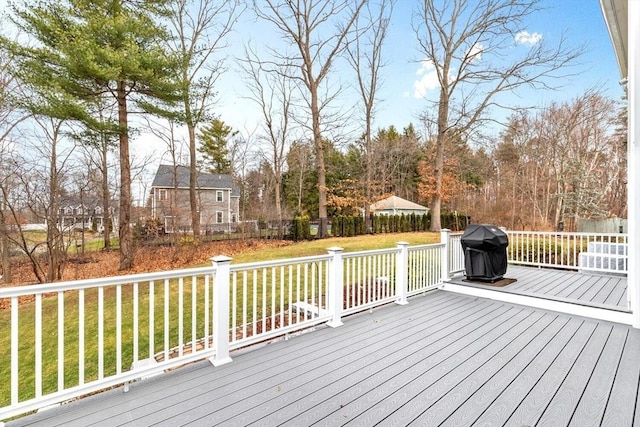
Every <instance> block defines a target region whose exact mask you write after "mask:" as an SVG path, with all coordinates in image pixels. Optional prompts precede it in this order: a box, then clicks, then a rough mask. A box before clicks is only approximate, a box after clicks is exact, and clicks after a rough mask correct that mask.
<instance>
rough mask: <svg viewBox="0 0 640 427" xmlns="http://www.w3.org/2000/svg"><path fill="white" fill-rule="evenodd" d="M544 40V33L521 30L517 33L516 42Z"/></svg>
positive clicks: (529, 42)
mask: <svg viewBox="0 0 640 427" xmlns="http://www.w3.org/2000/svg"><path fill="white" fill-rule="evenodd" d="M540 40H542V34H540V33H529V32H528V31H520V32H519V33H518V34H516V44H530V45H532V46H533V45H534V44H538V43H539V42H540Z"/></svg>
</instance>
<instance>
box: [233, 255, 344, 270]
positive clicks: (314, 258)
mask: <svg viewBox="0 0 640 427" xmlns="http://www.w3.org/2000/svg"><path fill="white" fill-rule="evenodd" d="M330 258H331V256H330V255H311V256H305V257H298V258H283V259H274V260H269V261H255V262H245V263H241V264H232V265H231V267H230V268H231V271H232V272H233V271H248V270H254V269H256V268H261V267H278V266H284V265H292V264H304V263H309V262H319V261H327V260H328V259H330Z"/></svg>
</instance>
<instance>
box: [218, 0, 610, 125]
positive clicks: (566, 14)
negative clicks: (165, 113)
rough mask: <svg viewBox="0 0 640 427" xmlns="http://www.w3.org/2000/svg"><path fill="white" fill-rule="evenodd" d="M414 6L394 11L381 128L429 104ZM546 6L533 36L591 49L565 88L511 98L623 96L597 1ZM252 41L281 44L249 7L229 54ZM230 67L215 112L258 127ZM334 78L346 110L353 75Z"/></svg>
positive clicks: (542, 100)
mask: <svg viewBox="0 0 640 427" xmlns="http://www.w3.org/2000/svg"><path fill="white" fill-rule="evenodd" d="M415 4H416V2H414V1H410V0H398V1H397V3H396V6H395V9H394V13H393V16H392V21H391V25H390V28H389V33H388V36H387V40H386V43H385V51H384V55H385V57H386V61H387V62H388V65H387V66H386V67H385V68H384V69H383V71H382V73H383V85H382V87H381V89H380V97H379V104H378V112H377V114H376V118H375V126H376V127H387V126H389V125H395V126H396V127H398V128H402V127H404V126H406V125H407V124H408V123H410V122H413V123H416V124H417V123H418V121H419V120H418V115H419V114H420V113H421V112H422V111H424V110H425V108H427V107H428V103H427V102H426V101H425V100H424V99H423V98H421V97H417V93H416V92H417V91H416V87H417V86H416V85H417V84H418V81H419V80H420V79H421V78H423V77H425V74H426V73H422V74H418V73H419V70H420V69H421V67H422V64H421V63H420V59H421V54H420V52H419V51H418V44H417V41H416V38H415V34H414V32H413V30H412V28H411V15H412V8H413V7H414V5H415ZM542 6H543V7H544V8H545V9H546V10H544V11H542V12H540V13H537V14H536V15H535V16H532V19H531V21H530V22H529V23H527V25H526V28H525V30H526V31H527V32H528V33H529V35H535V36H536V37H541V38H542V39H544V40H545V42H549V43H551V44H554V43H555V42H556V41H557V40H559V38H560V37H562V36H563V35H564V37H565V38H566V39H567V41H568V44H569V45H570V46H579V45H581V44H585V45H586V48H587V52H586V53H585V54H584V56H583V57H582V58H581V59H580V65H579V66H578V67H576V69H574V70H572V73H574V72H579V75H576V76H572V77H570V78H567V79H565V80H563V81H562V84H563V88H562V89H561V90H559V91H535V92H534V91H528V92H522V93H521V97H520V98H518V97H515V96H511V97H510V98H509V103H510V104H512V105H520V106H531V105H536V106H545V105H549V104H550V103H551V102H554V101H563V100H569V99H571V98H574V97H576V96H579V95H581V94H582V93H584V91H585V90H587V89H589V88H593V87H599V88H601V90H602V91H603V93H604V94H606V95H608V96H610V97H612V98H615V99H619V98H620V97H621V96H622V94H623V91H622V88H621V87H620V85H619V84H618V82H619V80H620V74H619V72H618V68H617V63H616V60H615V56H614V53H613V48H612V45H611V42H610V39H609V35H608V32H607V29H606V26H605V23H604V19H603V17H602V12H601V9H600V4H599V2H598V0H561V1H558V0H555V1H554V0H545V1H543V2H542ZM249 39H251V40H253V41H254V43H258V42H262V43H266V44H277V43H280V40H279V38H278V35H277V34H275V32H274V31H273V30H272V29H271V27H269V26H268V25H265V24H261V23H256V22H254V21H253V20H252V19H251V13H250V11H247V12H245V14H244V15H243V17H242V18H241V20H240V22H239V23H238V25H237V26H236V30H235V32H234V34H233V35H232V37H231V38H230V39H229V42H230V46H229V47H230V54H231V55H233V54H234V53H235V54H241V53H242V49H243V47H242V44H243V42H244V41H246V40H249ZM256 40H258V42H256ZM229 66H230V67H231V69H230V72H228V73H226V74H225V75H224V76H223V77H222V78H221V80H220V86H219V95H220V96H219V103H218V106H217V108H216V112H217V114H219V116H220V117H221V118H222V119H223V120H224V121H225V122H227V123H229V124H230V125H232V126H233V127H234V128H236V129H240V130H241V131H244V130H247V129H253V128H255V126H256V123H257V122H258V120H259V119H258V116H257V112H256V109H255V106H254V105H253V104H252V103H251V102H250V101H248V100H246V99H244V98H243V97H244V96H246V94H247V93H246V88H245V86H244V84H243V82H242V80H241V79H240V78H239V75H240V73H239V71H238V70H237V69H235V68H234V67H233V65H232V64H231V62H230V63H229ZM332 79H334V80H333V81H335V82H337V80H335V79H339V80H340V82H341V84H342V86H343V87H344V90H343V92H344V93H343V95H344V96H343V97H341V98H340V99H339V102H340V103H341V107H342V108H343V111H349V110H350V109H351V108H352V105H353V100H354V99H355V96H357V95H355V94H353V93H351V94H349V91H350V89H349V87H348V86H349V84H350V83H349V79H350V77H349V76H348V75H347V73H344V74H343V73H338V74H337V75H336V76H334V77H332ZM496 114H498V115H500V114H499V113H496ZM502 114H503V115H504V113H502ZM498 131H499V130H498Z"/></svg>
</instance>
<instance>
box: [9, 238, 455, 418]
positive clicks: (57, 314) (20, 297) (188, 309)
mask: <svg viewBox="0 0 640 427" xmlns="http://www.w3.org/2000/svg"><path fill="white" fill-rule="evenodd" d="M446 247H447V245H446V244H434V245H423V246H418V247H412V248H409V247H408V244H406V243H399V244H398V246H397V247H396V248H391V249H384V250H376V251H363V252H355V253H343V252H342V249H340V248H331V249H330V250H329V251H328V254H326V255H321V256H314V257H305V258H295V259H287V260H279V261H268V262H257V263H248V264H238V265H232V264H231V259H230V258H228V257H215V258H212V262H213V265H212V266H211V267H204V268H196V269H189V270H176V271H167V272H160V273H150V274H139V275H129V276H119V277H110V278H104V279H94V280H82V281H74V282H61V283H54V284H46V285H33V286H22V287H13V288H0V326H1V327H2V331H3V333H4V334H7V336H10V340H9V341H10V345H8V346H5V347H3V349H2V350H1V353H0V356H1V357H0V374H1V375H2V378H1V381H0V388H1V392H0V420H3V419H7V418H9V417H13V416H16V415H20V414H22V413H25V412H29V411H33V410H37V409H39V408H42V407H45V406H48V405H52V404H57V403H60V402H64V401H68V400H72V399H74V398H77V397H79V396H82V395H85V394H88V393H93V392H95V391H98V390H102V389H105V388H109V387H114V386H118V385H121V384H125V390H126V388H127V387H126V385H127V384H128V383H129V382H131V381H136V380H138V379H140V378H145V377H148V376H152V375H156V374H159V373H162V372H165V371H167V370H169V369H171V368H175V367H177V366H180V365H184V364H186V363H190V362H193V361H196V360H203V359H207V358H209V359H210V360H211V361H212V363H213V364H214V365H219V364H223V363H227V362H230V361H231V358H230V351H232V350H234V349H237V348H240V347H244V346H248V345H251V344H254V343H257V342H260V341H266V340H270V339H273V338H276V337H280V336H286V335H287V334H288V333H291V332H294V331H298V330H303V329H307V328H309V327H312V326H314V325H318V324H321V323H326V324H328V325H329V326H334V327H335V326H339V325H340V324H341V318H342V316H344V315H347V314H351V313H355V312H358V311H362V310H366V309H370V308H373V307H375V306H378V305H382V304H387V303H391V302H397V303H399V304H406V303H407V296H408V295H413V294H417V293H420V292H425V291H427V290H430V289H434V288H435V287H437V286H438V285H439V284H441V283H442V280H443V277H445V276H446V274H445V272H444V270H446V268H443V265H446V259H447V254H446V253H445V251H446ZM443 260H444V261H443ZM443 262H444V264H443ZM219 284H221V285H222V286H218V285H219Z"/></svg>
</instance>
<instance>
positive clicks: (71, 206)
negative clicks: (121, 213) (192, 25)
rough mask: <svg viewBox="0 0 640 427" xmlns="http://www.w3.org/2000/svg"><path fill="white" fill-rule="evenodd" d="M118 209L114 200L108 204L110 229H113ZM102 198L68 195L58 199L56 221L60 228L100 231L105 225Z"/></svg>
mask: <svg viewBox="0 0 640 427" xmlns="http://www.w3.org/2000/svg"><path fill="white" fill-rule="evenodd" d="M117 214H118V209H117V207H116V205H115V202H112V203H111V205H110V206H109V220H110V221H111V229H112V230H115V229H116V227H114V226H113V225H114V224H117V221H118V218H117ZM104 217H105V215H104V209H103V207H102V200H100V199H97V198H95V197H86V198H79V197H68V198H63V199H62V200H60V207H59V208H58V223H59V225H60V227H61V228H62V229H65V230H69V229H71V230H74V229H85V230H95V231H100V232H102V231H103V230H104V227H105V221H104Z"/></svg>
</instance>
